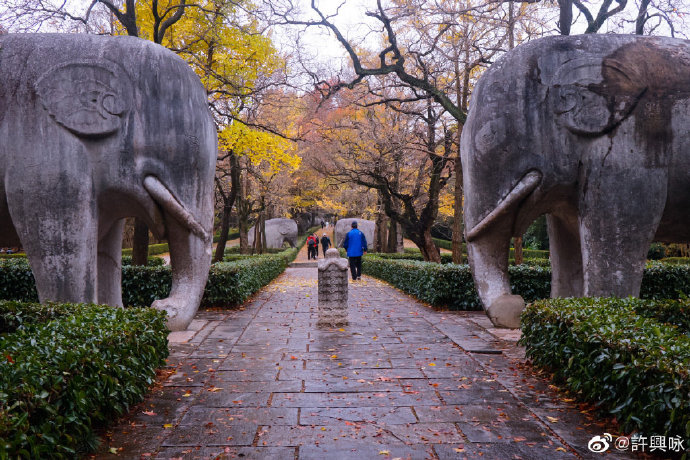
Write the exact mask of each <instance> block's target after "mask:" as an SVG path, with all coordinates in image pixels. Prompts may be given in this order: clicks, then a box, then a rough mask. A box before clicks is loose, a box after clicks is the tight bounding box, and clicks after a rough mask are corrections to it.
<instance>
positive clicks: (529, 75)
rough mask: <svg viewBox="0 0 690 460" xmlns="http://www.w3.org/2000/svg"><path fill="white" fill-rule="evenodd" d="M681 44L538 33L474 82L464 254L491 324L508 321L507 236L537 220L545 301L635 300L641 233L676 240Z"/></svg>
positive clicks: (681, 217) (685, 194)
mask: <svg viewBox="0 0 690 460" xmlns="http://www.w3.org/2000/svg"><path fill="white" fill-rule="evenodd" d="M689 109H690V42H688V41H684V40H677V39H671V38H662V37H640V36H631V35H618V36H617V35H583V36H569V37H547V38H543V39H540V40H533V41H531V42H529V43H526V44H523V45H521V46H519V47H517V48H516V49H515V50H513V51H511V52H510V53H507V54H506V55H505V56H504V57H502V58H501V59H499V60H498V61H497V62H496V63H495V64H494V65H493V66H492V67H491V68H490V69H489V70H488V71H487V72H486V73H485V74H484V75H483V76H482V78H481V79H480V81H479V82H478V84H477V86H476V87H475V90H474V92H473V94H472V105H471V107H470V110H469V116H468V119H467V122H466V124H465V127H464V129H463V132H462V141H461V142H462V147H461V152H462V163H463V175H464V178H463V184H464V190H465V203H464V206H465V210H464V212H465V225H466V227H465V228H466V238H467V241H468V255H469V260H470V265H471V266H472V273H473V276H474V279H475V283H476V285H477V289H478V291H479V295H480V297H481V299H482V302H483V304H484V306H485V308H486V310H487V313H488V315H489V316H490V318H491V320H492V322H493V323H494V324H495V325H497V326H503V327H518V325H519V313H520V311H521V310H522V309H523V308H524V302H523V300H522V299H521V298H520V297H518V296H511V295H510V282H509V280H508V275H507V261H508V247H509V241H510V238H511V237H513V236H520V235H522V233H523V232H524V231H525V230H526V229H527V227H528V226H529V224H530V223H531V222H532V221H534V219H535V218H537V217H538V216H540V215H542V214H546V215H547V222H548V227H549V240H550V245H551V248H550V249H551V267H552V272H553V279H552V291H551V294H552V296H559V297H567V296H575V297H580V296H610V295H613V296H620V297H626V296H628V295H633V296H636V295H638V294H639V290H640V283H641V280H642V271H643V268H644V264H645V258H646V254H647V250H648V248H649V245H650V243H651V242H652V241H664V242H677V243H688V242H690V231H689V230H688V229H690V215H689V214H688V213H687V206H688V203H689V202H690V188H689V187H688V184H690V172H689V170H688V168H687V163H688V161H689V160H688V155H689V152H690V136H689V135H688V131H689V129H690V128H688V126H690V124H689V123H688V122H689V121H690V118H689V117H690V116H689V115H688V114H689V113H690V110H689Z"/></svg>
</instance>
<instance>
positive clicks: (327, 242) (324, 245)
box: [321, 233, 331, 256]
mask: <svg viewBox="0 0 690 460" xmlns="http://www.w3.org/2000/svg"><path fill="white" fill-rule="evenodd" d="M330 247H331V239H330V238H329V237H327V236H326V234H325V233H324V234H323V236H322V237H321V251H322V252H323V255H324V256H325V255H326V251H328V248H330Z"/></svg>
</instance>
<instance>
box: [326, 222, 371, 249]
mask: <svg viewBox="0 0 690 460" xmlns="http://www.w3.org/2000/svg"><path fill="white" fill-rule="evenodd" d="M355 220H356V221H357V228H358V229H359V230H360V231H361V232H362V233H364V237H365V238H366V239H367V244H368V245H369V250H372V249H373V248H374V235H375V234H376V222H374V221H373V220H364V219H355V218H348V219H339V220H338V221H337V222H336V223H335V228H334V229H333V234H334V236H335V241H334V242H333V244H334V245H336V246H337V247H340V243H342V242H343V241H344V240H345V235H347V232H349V231H350V230H352V222H353V221H355Z"/></svg>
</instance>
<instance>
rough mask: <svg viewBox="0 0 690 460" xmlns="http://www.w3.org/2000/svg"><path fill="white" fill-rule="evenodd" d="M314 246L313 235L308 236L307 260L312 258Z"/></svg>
mask: <svg viewBox="0 0 690 460" xmlns="http://www.w3.org/2000/svg"><path fill="white" fill-rule="evenodd" d="M315 244H316V238H314V235H313V234H312V235H309V237H307V260H311V259H312V258H314V245H315Z"/></svg>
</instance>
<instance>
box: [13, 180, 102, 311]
mask: <svg viewBox="0 0 690 460" xmlns="http://www.w3.org/2000/svg"><path fill="white" fill-rule="evenodd" d="M45 168H46V170H44V171H39V170H37V169H36V168H33V169H31V168H29V169H27V170H25V171H24V172H22V173H21V174H16V175H9V176H8V178H7V183H6V186H7V190H6V191H7V202H8V206H9V210H10V214H11V216H12V221H13V222H14V224H15V227H16V230H17V234H18V235H19V238H20V239H21V241H22V244H23V246H24V249H25V251H26V254H27V256H28V258H29V262H30V264H31V270H32V271H33V274H34V278H35V279H36V289H37V291H38V297H39V299H40V301H41V302H46V301H56V302H95V301H96V289H97V287H96V283H97V281H96V241H97V212H98V211H97V205H96V200H95V199H94V196H93V189H92V182H91V178H90V177H88V176H81V175H78V174H77V172H81V171H76V170H75V172H74V173H73V174H71V171H55V170H51V169H50V166H45ZM32 173H35V174H34V175H33V176H32ZM20 176H21V177H20ZM28 178H30V179H28Z"/></svg>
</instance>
